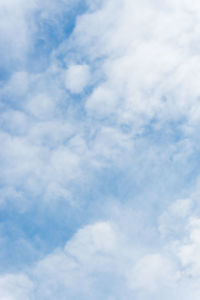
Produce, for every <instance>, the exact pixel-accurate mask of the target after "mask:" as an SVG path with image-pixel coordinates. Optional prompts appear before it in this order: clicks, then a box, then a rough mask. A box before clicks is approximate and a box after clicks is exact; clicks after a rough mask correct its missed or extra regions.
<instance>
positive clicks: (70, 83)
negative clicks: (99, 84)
mask: <svg viewBox="0 0 200 300" xmlns="http://www.w3.org/2000/svg"><path fill="white" fill-rule="evenodd" d="M64 77H65V86H66V88H67V89H68V90H69V91H70V92H71V93H72V94H79V93H81V92H82V91H83V90H84V88H85V87H86V86H87V85H88V84H89V81H90V70H89V67H88V66H87V65H85V64H84V65H70V66H69V68H68V69H67V70H66V72H65V76H64Z"/></svg>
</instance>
